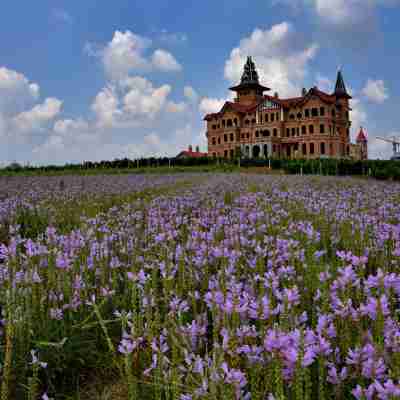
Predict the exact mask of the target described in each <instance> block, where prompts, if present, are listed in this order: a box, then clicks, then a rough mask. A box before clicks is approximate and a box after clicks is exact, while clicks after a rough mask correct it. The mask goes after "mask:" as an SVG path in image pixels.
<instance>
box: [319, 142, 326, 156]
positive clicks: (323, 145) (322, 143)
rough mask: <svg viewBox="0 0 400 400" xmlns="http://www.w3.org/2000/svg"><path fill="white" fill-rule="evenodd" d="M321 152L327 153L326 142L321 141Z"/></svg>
mask: <svg viewBox="0 0 400 400" xmlns="http://www.w3.org/2000/svg"><path fill="white" fill-rule="evenodd" d="M320 146H321V154H325V143H324V142H321V145H320Z"/></svg>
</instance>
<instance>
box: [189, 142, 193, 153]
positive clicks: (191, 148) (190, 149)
mask: <svg viewBox="0 0 400 400" xmlns="http://www.w3.org/2000/svg"><path fill="white" fill-rule="evenodd" d="M192 151H193V147H192V145H191V144H189V153H191V152H192Z"/></svg>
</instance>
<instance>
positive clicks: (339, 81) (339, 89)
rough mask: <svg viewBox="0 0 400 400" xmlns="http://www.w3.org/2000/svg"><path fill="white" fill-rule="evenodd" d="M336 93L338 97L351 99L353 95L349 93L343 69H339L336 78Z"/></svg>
mask: <svg viewBox="0 0 400 400" xmlns="http://www.w3.org/2000/svg"><path fill="white" fill-rule="evenodd" d="M334 95H335V96H336V97H337V98H339V99H340V98H346V99H351V96H350V95H349V94H348V93H347V89H346V85H345V83H344V79H343V75H342V71H341V70H340V69H339V71H338V73H337V78H336V85H335V92H334Z"/></svg>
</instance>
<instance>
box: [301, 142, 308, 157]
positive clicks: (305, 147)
mask: <svg viewBox="0 0 400 400" xmlns="http://www.w3.org/2000/svg"><path fill="white" fill-rule="evenodd" d="M302 147H303V154H304V155H306V154H307V145H306V144H305V143H303V146H302Z"/></svg>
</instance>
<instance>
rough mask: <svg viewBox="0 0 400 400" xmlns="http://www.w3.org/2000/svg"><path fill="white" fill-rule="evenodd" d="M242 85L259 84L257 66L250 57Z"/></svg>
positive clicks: (245, 67)
mask: <svg viewBox="0 0 400 400" xmlns="http://www.w3.org/2000/svg"><path fill="white" fill-rule="evenodd" d="M240 83H241V84H242V85H243V84H248V83H253V84H254V83H255V84H259V81H258V73H257V70H256V66H255V64H254V61H253V60H252V58H251V57H250V56H248V57H247V61H246V64H245V65H244V70H243V75H242V79H241V80H240Z"/></svg>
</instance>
